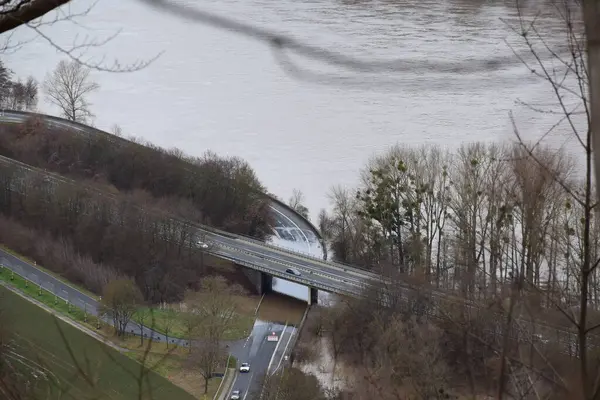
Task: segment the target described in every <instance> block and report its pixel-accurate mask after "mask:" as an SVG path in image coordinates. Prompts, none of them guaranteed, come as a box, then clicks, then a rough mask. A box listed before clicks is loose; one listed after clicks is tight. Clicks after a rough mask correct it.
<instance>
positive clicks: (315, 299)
mask: <svg viewBox="0 0 600 400" xmlns="http://www.w3.org/2000/svg"><path fill="white" fill-rule="evenodd" d="M308 290H309V296H308V304H309V306H311V305H313V304H314V305H317V304H318V303H319V291H318V290H317V289H315V288H312V287H309V288H308Z"/></svg>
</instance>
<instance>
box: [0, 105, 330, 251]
mask: <svg viewBox="0 0 600 400" xmlns="http://www.w3.org/2000/svg"><path fill="white" fill-rule="evenodd" d="M32 115H38V116H40V117H42V118H44V119H45V120H46V121H47V122H49V123H50V124H51V125H53V126H56V127H60V128H64V129H65V130H68V131H73V132H75V133H78V134H85V135H94V134H103V135H109V137H113V138H115V139H116V138H117V137H116V136H114V135H111V134H110V133H108V132H103V131H101V130H99V129H96V128H93V127H90V126H86V125H83V124H79V123H74V122H72V121H68V120H65V119H62V118H58V117H54V116H50V115H44V114H35V113H29V112H24V111H10V110H0V121H3V122H9V123H23V122H25V121H26V119H27V118H29V117H30V116H32ZM120 140H126V139H124V138H120ZM269 207H270V208H271V216H272V217H273V220H274V222H275V226H274V227H273V228H274V231H275V232H274V233H275V234H276V235H278V236H279V237H282V238H283V239H286V240H293V241H296V242H301V243H304V244H305V245H306V249H307V250H306V252H307V253H310V249H311V246H314V243H318V242H320V241H321V240H322V238H321V235H320V233H319V231H318V230H317V229H316V228H315V227H314V226H313V225H312V224H311V223H310V222H309V221H308V220H306V219H305V218H304V217H302V216H301V215H300V214H298V213H297V212H296V211H294V210H293V209H291V208H290V207H289V206H287V205H286V204H285V203H283V202H281V201H278V200H276V199H274V198H272V197H271V204H270V206H269ZM290 233H291V234H292V235H293V237H288V236H289V235H290Z"/></svg>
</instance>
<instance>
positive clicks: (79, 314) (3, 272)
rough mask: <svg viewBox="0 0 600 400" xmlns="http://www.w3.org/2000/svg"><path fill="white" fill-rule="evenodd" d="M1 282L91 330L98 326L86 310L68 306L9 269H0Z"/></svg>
mask: <svg viewBox="0 0 600 400" xmlns="http://www.w3.org/2000/svg"><path fill="white" fill-rule="evenodd" d="M0 281H3V282H6V283H7V284H8V285H9V286H12V287H14V288H16V289H19V290H20V291H21V292H23V294H25V295H27V296H29V297H31V298H34V299H36V300H37V301H39V302H40V303H43V304H45V305H47V306H48V307H50V308H52V309H53V310H55V311H58V312H59V313H61V314H63V315H65V316H67V317H69V318H71V319H73V320H75V321H76V322H79V323H82V324H84V325H87V326H88V327H90V328H95V327H97V326H98V322H99V321H98V319H97V318H96V317H95V316H93V315H89V314H87V313H86V312H85V310H81V309H80V308H77V307H75V306H73V305H69V304H67V303H66V302H65V301H64V300H62V299H60V298H57V297H56V296H55V295H54V294H53V293H52V292H50V291H48V290H46V289H41V290H40V287H39V286H38V285H36V284H34V283H32V282H31V281H28V280H26V279H25V278H23V277H22V276H20V275H18V274H15V273H13V272H12V271H11V270H9V269H8V268H0ZM100 323H101V325H103V324H104V322H101V321H100Z"/></svg>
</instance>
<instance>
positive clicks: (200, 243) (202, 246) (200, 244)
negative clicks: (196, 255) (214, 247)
mask: <svg viewBox="0 0 600 400" xmlns="http://www.w3.org/2000/svg"><path fill="white" fill-rule="evenodd" d="M198 247H200V248H201V249H204V250H206V249H208V243H204V242H201V241H198Z"/></svg>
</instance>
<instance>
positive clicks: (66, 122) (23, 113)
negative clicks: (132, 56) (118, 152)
mask: <svg viewBox="0 0 600 400" xmlns="http://www.w3.org/2000/svg"><path fill="white" fill-rule="evenodd" d="M4 112H5V113H9V114H14V115H21V116H23V117H37V118H41V119H44V120H48V121H51V122H54V123H56V124H59V125H69V126H71V127H74V128H76V129H77V130H80V131H87V132H91V133H95V134H99V135H104V136H107V137H109V138H110V139H111V140H112V141H113V142H117V141H119V142H122V143H126V144H130V145H131V144H135V145H140V144H138V143H135V142H132V141H130V140H128V139H125V138H122V137H119V136H115V135H112V134H110V133H108V132H104V131H102V130H100V129H97V128H94V127H90V126H87V125H84V124H82V123H79V122H75V121H69V120H66V119H63V118H59V117H55V116H52V115H45V114H39V113H31V112H26V111H13V110H4ZM10 160H13V159H10ZM14 161H17V160H14ZM25 165H27V164H25ZM261 194H263V195H264V196H266V197H268V198H269V199H270V200H271V201H273V202H275V203H277V204H278V205H280V206H282V207H285V208H286V209H288V210H289V211H291V212H292V213H293V214H294V215H297V216H298V217H299V218H302V219H303V221H305V222H306V224H307V225H308V226H309V227H311V228H312V229H313V230H314V233H315V236H316V237H317V238H319V239H320V241H321V243H323V238H322V237H321V235H320V233H319V231H318V229H317V228H316V227H315V226H314V225H313V224H312V223H311V222H310V221H309V220H307V219H306V218H304V217H303V216H302V215H301V214H299V213H298V212H297V211H295V210H294V209H292V208H291V207H289V206H288V205H287V204H285V203H284V202H282V201H281V200H279V199H277V198H275V197H274V196H272V195H270V194H268V193H262V192H261ZM207 228H208V227H207ZM212 229H215V230H218V229H216V228H212ZM218 231H220V232H223V233H227V234H230V233H228V232H225V231H221V230H218ZM236 235H237V236H239V237H240V238H246V239H248V240H253V241H256V242H258V243H260V244H261V245H263V246H267V247H270V248H273V249H277V250H280V251H283V252H287V253H291V254H293V255H297V256H301V257H304V258H305V259H308V260H311V261H320V262H325V263H326V264H329V265H332V266H339V268H346V269H348V270H350V269H355V270H357V272H363V271H364V272H366V273H369V274H371V275H374V276H376V274H373V273H371V272H370V270H369V268H367V267H363V266H358V265H351V264H346V263H340V262H336V263H331V262H328V261H324V260H323V259H321V258H319V257H315V256H313V255H311V254H307V253H304V252H300V251H297V250H290V249H285V248H282V247H279V246H275V245H271V244H268V243H265V242H263V241H260V240H257V239H255V238H252V237H250V236H247V235H241V234H236ZM323 251H324V254H326V251H327V250H326V249H325V248H323Z"/></svg>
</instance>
